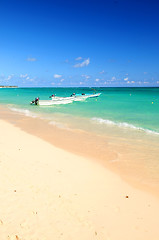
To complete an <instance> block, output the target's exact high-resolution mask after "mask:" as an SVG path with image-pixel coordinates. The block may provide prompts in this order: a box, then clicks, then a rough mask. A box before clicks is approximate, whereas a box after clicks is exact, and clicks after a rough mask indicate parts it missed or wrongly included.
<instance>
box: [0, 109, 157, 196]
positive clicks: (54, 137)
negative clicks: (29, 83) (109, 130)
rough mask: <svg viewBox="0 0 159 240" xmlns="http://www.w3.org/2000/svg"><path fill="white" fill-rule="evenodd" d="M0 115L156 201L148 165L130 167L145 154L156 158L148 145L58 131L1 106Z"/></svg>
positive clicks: (71, 131) (53, 126)
mask: <svg viewBox="0 0 159 240" xmlns="http://www.w3.org/2000/svg"><path fill="white" fill-rule="evenodd" d="M0 113H1V119H3V120H5V121H7V122H9V123H11V124H13V125H15V126H17V127H18V128H20V129H21V130H23V131H25V132H27V133H29V134H31V135H34V136H37V137H39V138H41V139H43V140H44V141H47V142H49V143H51V144H52V145H53V146H55V147H58V148H60V149H63V150H65V151H67V152H70V153H73V154H76V155H79V156H82V157H86V158H89V159H91V160H92V161H96V162H98V163H100V164H101V165H102V166H104V167H105V168H106V169H109V170H111V171H112V172H114V173H116V174H118V175H119V176H120V177H121V178H122V179H123V180H124V181H126V182H127V183H129V184H131V185H132V186H133V187H135V188H137V189H139V190H142V191H145V192H149V193H151V194H153V195H154V196H156V197H158V198H159V190H158V189H159V181H158V180H156V179H154V181H152V179H149V176H148V175H147V172H146V170H147V169H146V167H147V166H146V167H144V166H143V164H140V163H138V165H137V167H136V166H135V165H134V164H133V159H135V158H141V159H142V158H143V156H144V155H143V153H144V152H145V153H146V154H147V155H149V157H151V155H152V154H155V155H156V154H157V153H153V152H152V151H153V148H152V150H150V149H149V146H146V147H145V146H144V148H143V149H142V147H143V146H138V145H137V144H138V143H137V144H136V145H134V146H132V142H130V143H127V142H125V141H123V140H122V139H120V142H119V140H118V141H117V142H113V141H112V139H111V136H110V135H109V136H108V137H107V138H104V137H101V136H100V137H99V136H97V135H95V134H93V133H88V132H87V133H86V132H83V131H81V130H77V129H72V130H71V129H69V130H68V129H63V128H62V129H61V128H59V127H57V126H56V125H50V124H49V123H48V121H47V120H46V119H39V118H32V117H27V116H25V115H23V114H20V113H17V112H13V111H11V110H9V109H6V108H5V107H3V106H1V107H0ZM111 141H112V142H111ZM134 149H135V151H134ZM140 151H142V153H140ZM145 153H144V154H145ZM158 154H159V151H158ZM129 158H130V159H129ZM155 181H156V182H155Z"/></svg>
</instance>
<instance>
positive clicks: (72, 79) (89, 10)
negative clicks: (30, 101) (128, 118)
mask: <svg viewBox="0 0 159 240" xmlns="http://www.w3.org/2000/svg"><path fill="white" fill-rule="evenodd" d="M158 13H159V3H158V1H157V0H156V1H155V0H151V1H150V0H85V1H83V0H80V1H76V0H74V1H71V0H68V1H67V0H66V1H64V0H59V1H57V0H56V1H53V0H52V1H51V0H50V1H49V0H45V1H40V0H38V1H36V0H32V1H30V0H27V1H26V0H20V1H19V0H14V1H13V0H12V1H11V0H10V1H9V0H1V1H0V85H18V86H20V87H43V86H44V87H54V86H56V87H58V86H59V87H66V86H72V87H73V86H81V87H84V86H90V87H92V86H94V87H95V86H96V87H110V86H112V87H114V86H119V87H122V86H124V87H125V86H159V14H158Z"/></svg>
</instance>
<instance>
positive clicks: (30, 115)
mask: <svg viewBox="0 0 159 240" xmlns="http://www.w3.org/2000/svg"><path fill="white" fill-rule="evenodd" d="M9 109H10V110H11V111H14V112H18V113H22V114H24V115H25V116H27V117H32V118H36V117H37V115H36V114H35V113H32V112H31V111H29V110H27V109H23V108H14V107H9Z"/></svg>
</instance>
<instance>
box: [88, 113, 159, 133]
mask: <svg viewBox="0 0 159 240" xmlns="http://www.w3.org/2000/svg"><path fill="white" fill-rule="evenodd" d="M91 120H92V121H94V122H96V123H98V124H106V125H111V126H116V127H121V128H130V129H134V130H138V131H143V132H146V133H148V134H154V135H159V132H156V131H152V130H149V129H146V128H142V127H136V126H135V125H133V124H129V123H127V122H114V121H111V120H108V119H103V118H95V117H94V118H92V119H91Z"/></svg>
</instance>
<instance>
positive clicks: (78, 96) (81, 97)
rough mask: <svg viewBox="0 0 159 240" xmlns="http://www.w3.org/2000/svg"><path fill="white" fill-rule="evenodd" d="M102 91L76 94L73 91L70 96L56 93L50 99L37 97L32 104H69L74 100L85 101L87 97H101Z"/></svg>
mask: <svg viewBox="0 0 159 240" xmlns="http://www.w3.org/2000/svg"><path fill="white" fill-rule="evenodd" d="M100 94H101V93H94V94H75V93H73V94H72V95H71V96H70V97H57V96H55V95H52V96H50V98H51V99H50V100H40V99H39V98H35V100H33V101H31V102H30V104H34V105H39V106H50V105H56V104H68V103H72V102H73V101H84V100H86V99H87V98H96V97H99V96H100Z"/></svg>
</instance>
